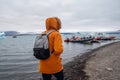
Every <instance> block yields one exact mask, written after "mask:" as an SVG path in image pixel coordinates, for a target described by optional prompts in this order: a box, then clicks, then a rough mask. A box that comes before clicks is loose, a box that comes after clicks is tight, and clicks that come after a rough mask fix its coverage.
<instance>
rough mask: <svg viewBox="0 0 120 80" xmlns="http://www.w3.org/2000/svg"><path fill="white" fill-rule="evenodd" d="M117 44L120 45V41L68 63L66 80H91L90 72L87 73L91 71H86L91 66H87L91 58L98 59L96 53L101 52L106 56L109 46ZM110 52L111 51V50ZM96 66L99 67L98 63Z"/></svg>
mask: <svg viewBox="0 0 120 80" xmlns="http://www.w3.org/2000/svg"><path fill="white" fill-rule="evenodd" d="M116 44H120V41H117V42H113V43H110V44H106V45H103V46H100V47H98V48H96V49H93V50H91V51H90V52H86V53H85V54H83V55H78V56H76V57H75V58H74V59H73V61H70V62H68V63H66V64H65V65H64V73H65V80H89V78H90V77H91V76H90V75H88V72H87V71H89V69H88V70H87V69H86V66H89V65H87V63H88V62H89V60H90V59H91V58H94V57H96V55H97V54H96V53H97V52H101V51H100V50H103V53H102V54H104V50H105V49H106V47H108V46H111V47H112V46H114V45H116ZM109 50H111V49H109ZM106 57H107V56H106ZM93 60H94V59H93ZM96 65H97V63H96ZM91 72H92V71H91ZM91 80H92V79H91ZM94 80H97V79H94ZM100 80H101V79H100ZM104 80H105V79H104ZM106 80H107V79H106Z"/></svg>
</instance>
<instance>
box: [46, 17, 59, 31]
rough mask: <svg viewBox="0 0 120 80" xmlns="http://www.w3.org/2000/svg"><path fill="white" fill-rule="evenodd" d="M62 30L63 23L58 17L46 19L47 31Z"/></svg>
mask: <svg viewBox="0 0 120 80" xmlns="http://www.w3.org/2000/svg"><path fill="white" fill-rule="evenodd" d="M60 28H61V21H60V19H59V18H57V17H50V18H47V19H46V30H51V29H54V30H59V29H60Z"/></svg>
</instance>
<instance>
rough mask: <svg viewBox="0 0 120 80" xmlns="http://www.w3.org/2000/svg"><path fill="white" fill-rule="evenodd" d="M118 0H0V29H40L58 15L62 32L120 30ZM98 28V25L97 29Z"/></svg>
mask: <svg viewBox="0 0 120 80" xmlns="http://www.w3.org/2000/svg"><path fill="white" fill-rule="evenodd" d="M119 3H120V1H119V0H57V1H55V0H47V1H46V0H0V11H1V12H0V30H18V31H19V30H21V31H41V30H44V29H45V19H46V18H47V17H51V16H58V17H60V19H61V21H62V26H63V28H62V30H61V31H73V29H74V31H76V30H78V31H87V29H88V30H89V31H93V30H94V31H96V30H98V31H99V30H100V31H103V30H106V31H107V30H117V29H120V28H119V26H120V10H119V7H120V5H119ZM96 27H97V28H96Z"/></svg>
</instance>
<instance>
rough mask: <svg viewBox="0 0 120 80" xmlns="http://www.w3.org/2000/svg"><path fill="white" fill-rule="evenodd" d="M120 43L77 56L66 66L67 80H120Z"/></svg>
mask: <svg viewBox="0 0 120 80" xmlns="http://www.w3.org/2000/svg"><path fill="white" fill-rule="evenodd" d="M119 59H120V42H115V43H111V44H108V45H105V46H102V47H100V48H97V49H94V50H92V51H90V52H87V53H85V54H84V55H82V56H77V57H75V58H74V60H73V61H71V62H69V63H67V64H65V65H64V73H65V80H120V61H119Z"/></svg>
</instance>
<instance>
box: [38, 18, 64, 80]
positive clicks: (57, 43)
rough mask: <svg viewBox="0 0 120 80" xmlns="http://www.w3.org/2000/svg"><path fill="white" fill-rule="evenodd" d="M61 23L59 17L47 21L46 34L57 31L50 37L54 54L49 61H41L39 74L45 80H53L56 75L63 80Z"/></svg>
mask: <svg viewBox="0 0 120 80" xmlns="http://www.w3.org/2000/svg"><path fill="white" fill-rule="evenodd" d="M60 29H61V21H60V19H59V18H57V17H50V18H47V19H46V33H48V32H49V31H50V30H55V31H54V32H52V33H51V34H50V35H49V36H48V40H49V49H50V52H52V54H51V56H50V57H49V58H48V59H45V60H40V61H39V72H40V73H42V77H43V80H51V77H52V75H54V76H55V77H56V78H57V80H63V78H64V76H63V65H62V61H61V58H60V55H61V54H62V52H63V45H62V37H61V35H60V33H59V30H60Z"/></svg>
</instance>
